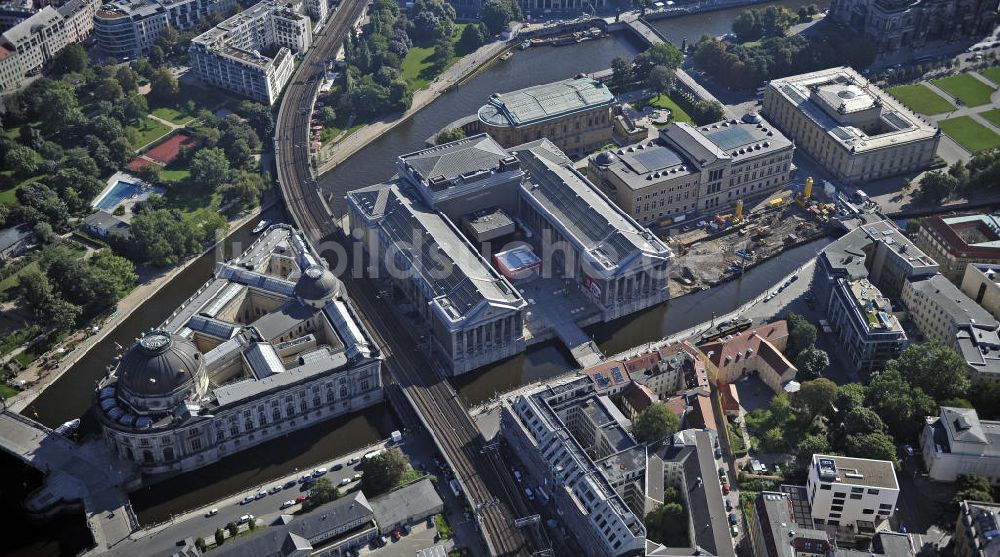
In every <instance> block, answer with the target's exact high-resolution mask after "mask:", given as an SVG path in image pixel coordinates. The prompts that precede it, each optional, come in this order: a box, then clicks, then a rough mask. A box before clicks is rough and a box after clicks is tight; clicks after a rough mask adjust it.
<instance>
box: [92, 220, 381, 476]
mask: <svg viewBox="0 0 1000 557" xmlns="http://www.w3.org/2000/svg"><path fill="white" fill-rule="evenodd" d="M320 261H321V259H320V257H319V254H317V253H316V252H315V250H314V249H313V248H312V246H311V245H309V244H308V242H307V241H306V240H305V239H304V238H303V236H302V235H301V233H300V232H298V231H296V230H294V229H292V228H291V227H288V226H285V225H275V226H272V227H271V228H269V229H268V230H267V231H266V232H265V233H264V234H263V235H262V236H261V237H260V238H259V239H258V240H257V241H256V242H255V243H254V244H253V245H252V246H250V248H249V249H248V250H247V251H246V252H244V253H243V254H242V255H241V256H239V257H238V258H236V259H234V260H232V261H228V262H226V263H219V264H217V265H216V269H215V276H214V277H213V278H212V279H211V280H209V281H208V283H206V284H205V285H204V286H203V287H202V288H200V289H199V290H198V291H197V292H196V293H195V295H194V296H192V297H191V298H190V299H188V300H187V301H185V302H184V304H183V305H181V307H179V308H178V309H177V310H176V311H175V312H174V314H173V316H172V317H171V318H170V319H168V320H167V321H166V322H165V323H163V324H162V325H161V326H160V327H159V328H158V329H156V330H154V331H151V332H148V333H146V334H145V335H143V336H142V337H140V338H139V339H137V340H136V341H135V343H134V344H133V345H132V346H130V347H128V349H127V350H125V352H124V353H123V354H122V356H121V358H120V359H119V361H118V364H117V366H116V367H115V368H114V369H113V371H112V372H111V373H110V374H109V375H108V377H106V378H105V379H104V380H103V381H101V383H100V385H99V387H98V389H97V391H96V392H95V395H94V403H95V406H96V411H97V414H98V416H99V418H98V419H99V421H100V423H101V426H102V428H103V431H104V437H105V439H106V441H107V442H108V444H109V445H110V446H111V447H112V449H113V450H114V452H115V453H116V454H117V455H118V456H119V457H121V458H124V459H126V460H130V461H133V462H135V463H137V464H138V465H139V467H140V469H141V470H142V471H143V473H144V474H160V473H168V472H179V471H186V470H193V469H196V468H199V467H201V466H205V465H207V464H210V463H212V462H215V461H217V460H219V459H221V458H223V457H225V456H228V455H231V454H234V453H236V452H239V451H241V450H243V449H246V448H249V447H252V446H255V445H258V444H260V443H263V442H266V441H268V440H269V439H272V438H274V437H277V436H281V435H286V434H288V433H290V432H292V431H295V430H297V429H301V428H303V427H308V426H310V425H313V424H315V423H317V422H320V421H322V420H326V419H329V418H332V417H335V416H339V415H343V414H345V413H349V412H354V411H357V410H360V409H363V408H365V407H367V406H370V405H372V404H376V403H378V402H379V401H381V400H382V382H381V377H380V370H381V359H382V358H381V355H380V354H379V352H378V348H377V346H376V344H375V343H374V342H373V341H372V340H371V336H370V335H369V334H368V332H367V330H366V329H365V327H364V325H363V324H362V323H361V322H360V321H359V320H358V319H357V314H356V312H355V310H354V308H353V306H352V304H351V301H350V300H349V299H348V298H347V297H346V295H345V293H344V289H343V285H342V283H341V282H340V280H339V279H337V277H335V276H334V275H333V273H331V272H330V270H329V269H327V268H326V267H325V266H324V265H323V264H322V263H320Z"/></svg>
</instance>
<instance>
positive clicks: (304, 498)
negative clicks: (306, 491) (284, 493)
mask: <svg viewBox="0 0 1000 557" xmlns="http://www.w3.org/2000/svg"><path fill="white" fill-rule="evenodd" d="M308 498H309V495H299V496H298V497H296V498H295V502H296V503H301V502H303V501H305V500H306V499H308Z"/></svg>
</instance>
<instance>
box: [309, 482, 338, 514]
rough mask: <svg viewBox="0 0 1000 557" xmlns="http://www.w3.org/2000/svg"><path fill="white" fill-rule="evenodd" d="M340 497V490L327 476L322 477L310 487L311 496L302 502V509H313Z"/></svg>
mask: <svg viewBox="0 0 1000 557" xmlns="http://www.w3.org/2000/svg"><path fill="white" fill-rule="evenodd" d="M339 498H340V491H339V490H338V489H337V486H335V485H333V482H331V481H330V480H329V479H327V478H320V479H318V480H316V482H315V483H313V485H312V487H310V488H309V498H308V499H306V500H305V502H303V503H302V510H304V511H311V510H312V509H315V508H316V507H318V506H320V505H322V504H324V503H329V502H330V501H336V500H337V499H339Z"/></svg>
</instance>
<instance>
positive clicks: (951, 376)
mask: <svg viewBox="0 0 1000 557" xmlns="http://www.w3.org/2000/svg"><path fill="white" fill-rule="evenodd" d="M966 365H967V364H966V362H965V360H964V359H963V358H962V357H961V356H959V355H958V354H957V353H956V352H955V351H954V350H952V349H951V348H949V347H947V346H945V345H943V344H940V343H937V342H924V343H920V344H911V345H910V346H908V347H907V348H906V349H905V350H903V352H901V353H900V354H899V356H898V357H897V358H896V359H894V360H889V361H888V362H887V363H886V366H885V367H886V370H889V369H893V370H897V371H899V373H900V375H902V377H903V379H905V380H906V381H907V382H909V383H910V384H911V385H913V386H914V387H918V388H920V389H921V390H923V391H924V392H925V393H927V394H928V395H930V396H931V397H932V398H933V399H934V400H938V401H940V400H945V399H948V398H962V397H964V396H965V393H966V392H967V391H968V390H969V377H968V375H967V373H966Z"/></svg>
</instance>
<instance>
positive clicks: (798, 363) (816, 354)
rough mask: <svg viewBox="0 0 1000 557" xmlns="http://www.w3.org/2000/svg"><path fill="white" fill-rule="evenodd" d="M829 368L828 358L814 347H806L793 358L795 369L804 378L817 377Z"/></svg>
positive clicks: (822, 351)
mask: <svg viewBox="0 0 1000 557" xmlns="http://www.w3.org/2000/svg"><path fill="white" fill-rule="evenodd" d="M829 366H830V356H829V355H827V353H826V351H825V350H821V349H819V348H816V347H815V346H807V347H806V348H805V349H803V350H802V351H801V352H799V355H798V356H796V357H795V367H796V368H798V370H799V372H801V373H802V374H803V376H804V377H819V376H821V375H823V372H824V371H826V368H827V367H829Z"/></svg>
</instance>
